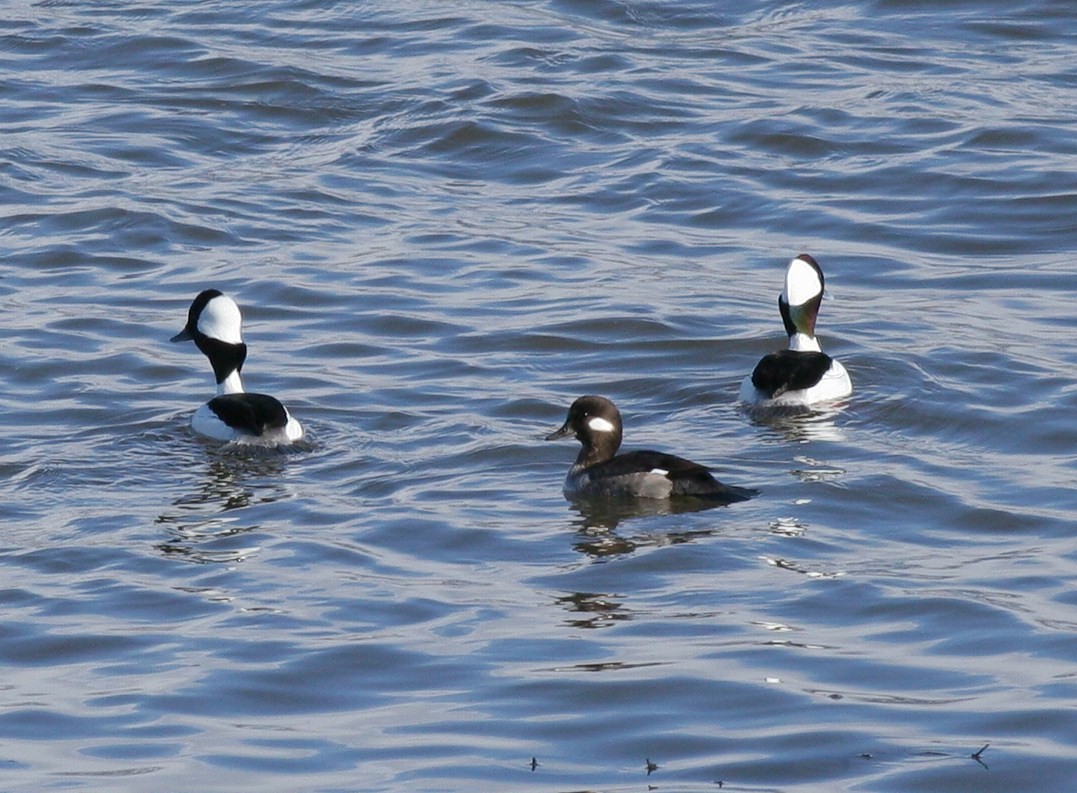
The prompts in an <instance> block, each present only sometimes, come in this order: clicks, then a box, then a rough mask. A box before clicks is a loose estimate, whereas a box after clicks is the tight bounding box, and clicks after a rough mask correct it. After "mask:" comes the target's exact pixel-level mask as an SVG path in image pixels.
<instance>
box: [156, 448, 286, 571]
mask: <svg viewBox="0 0 1077 793" xmlns="http://www.w3.org/2000/svg"><path fill="white" fill-rule="evenodd" d="M286 463H287V455H285V454H282V453H280V452H278V451H274V450H266V449H243V448H241V447H221V448H220V449H214V450H212V451H211V452H210V457H209V459H208V461H207V463H206V467H205V470H204V472H203V474H202V476H201V477H200V480H199V482H198V487H197V489H196V490H195V491H194V492H191V493H188V494H186V495H183V496H180V497H179V498H177V499H175V500H174V501H173V502H172V509H170V510H167V511H165V512H163V513H162V514H161V515H159V516H158V517H157V520H156V521H155V523H156V524H158V525H160V526H162V527H164V530H165V531H166V532H167V533H168V534H169V539H168V540H166V541H165V542H162V543H160V544H158V545H157V546H156V547H157V549H158V550H159V551H161V552H162V553H163V554H165V555H168V556H174V557H178V558H181V559H183V560H185V561H191V562H196V563H211V562H216V563H221V562H237V561H241V560H243V559H244V558H246V557H248V556H250V555H251V554H252V553H255V552H256V551H257V550H258V548H257V546H251V545H237V543H236V540H235V538H237V537H241V536H243V535H246V534H249V533H250V532H253V531H256V530H257V529H259V528H260V525H259V524H258V523H257V522H253V523H251V522H247V521H244V520H243V519H242V516H241V514H240V513H241V511H242V510H244V509H247V508H249V507H252V506H256V505H258V504H268V503H272V502H274V501H278V500H281V499H283V498H285V497H287V495H288V492H287V489H286V488H285V487H284V486H283V485H282V484H281V482H280V479H281V474H282V472H283V470H284V467H285V465H286ZM229 513H236V514H229Z"/></svg>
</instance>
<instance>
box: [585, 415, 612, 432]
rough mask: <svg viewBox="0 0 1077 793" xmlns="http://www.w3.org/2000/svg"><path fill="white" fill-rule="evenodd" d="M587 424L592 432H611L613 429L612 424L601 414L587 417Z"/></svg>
mask: <svg viewBox="0 0 1077 793" xmlns="http://www.w3.org/2000/svg"><path fill="white" fill-rule="evenodd" d="M587 426H588V427H590V428H591V429H592V430H593V431H594V432H613V430H614V426H613V424H612V423H610V422H609V421H607V420H606V419H604V418H602V417H601V416H592V417H591V418H589V419H587Z"/></svg>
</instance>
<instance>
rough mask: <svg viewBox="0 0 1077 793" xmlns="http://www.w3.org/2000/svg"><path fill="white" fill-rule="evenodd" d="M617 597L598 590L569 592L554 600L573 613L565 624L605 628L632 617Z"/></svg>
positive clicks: (576, 626)
mask: <svg viewBox="0 0 1077 793" xmlns="http://www.w3.org/2000/svg"><path fill="white" fill-rule="evenodd" d="M618 597H619V596H618V595H607V594H602V593H599V592H570V593H569V594H567V595H564V596H563V597H559V598H557V600H555V601H554V602H555V603H556V604H557V605H558V606H562V607H563V608H564V609H566V610H567V611H568V612H569V613H570V614H572V615H573V616H572V617H571V618H570V619H567V620H565V624H567V625H570V626H572V627H573V628H605V627H607V626H609V625H612V624H613V623H615V622H623V621H625V620H630V619H632V616H633V615H632V612H631V611H629V610H628V609H627V608H625V605H624V603H622V602H620V601H619V600H617V598H618ZM577 615H578V616H577Z"/></svg>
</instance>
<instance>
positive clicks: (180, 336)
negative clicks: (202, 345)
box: [169, 328, 194, 342]
mask: <svg viewBox="0 0 1077 793" xmlns="http://www.w3.org/2000/svg"><path fill="white" fill-rule="evenodd" d="M169 341H171V342H177V341H194V336H192V335H191V334H190V333H189V332H188V331H187V328H184V329H183V330H181V331H180V332H179V333H177V334H176V335H175V336H173V337H172V338H171V339H169Z"/></svg>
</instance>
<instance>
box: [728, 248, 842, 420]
mask: <svg viewBox="0 0 1077 793" xmlns="http://www.w3.org/2000/svg"><path fill="white" fill-rule="evenodd" d="M822 299H823V271H822V270H821V269H820V267H819V263H818V262H817V261H815V259H813V258H812V257H811V256H809V255H808V254H806V253H802V254H800V255H799V256H797V257H796V258H795V259H793V260H792V261H791V262H789V269H788V270H786V272H785V288H784V289H783V290H782V293H781V295H779V296H778V310H779V311H780V312H781V315H782V322H783V323H784V324H785V331H786V333H788V334H789V349H786V350H780V351H778V352H772V353H771V354H770V355H767V356H764V358H763V360H761V361H760V362H759V363H758V364H757V365H756V367H755V371H753V372H752V374H751V375H750V376H748V377H746V378H744V382H743V383H741V386H740V399H741V401H742V402H748V403H751V404H756V405H801V406H807V405H811V404H813V403H815V402H825V401H829V400H834V399H841V398H842V397H847V396H849V394H851V393H852V392H853V384H852V381H851V380H850V379H849V373H848V372H846V371H845V367H844V366H842V365H841V363H839V362H838V361H836V360H834V359H833V358H831V357H830V356H829V355H827V354H826V353H824V352H822V350H820V348H819V340H818V339H816V338H815V318H816V317H817V316H818V315H819V303H820V302H822Z"/></svg>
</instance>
